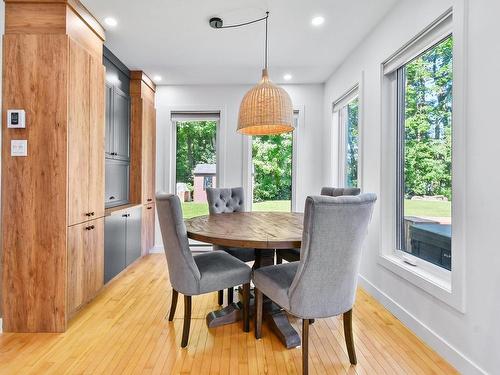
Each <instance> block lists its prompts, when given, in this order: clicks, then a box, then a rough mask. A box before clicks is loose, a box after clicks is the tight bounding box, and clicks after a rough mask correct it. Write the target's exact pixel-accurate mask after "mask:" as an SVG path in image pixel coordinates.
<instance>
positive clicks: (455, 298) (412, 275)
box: [378, 254, 464, 312]
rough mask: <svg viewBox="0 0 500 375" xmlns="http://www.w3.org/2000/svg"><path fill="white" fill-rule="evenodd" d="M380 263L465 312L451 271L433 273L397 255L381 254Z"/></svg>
mask: <svg viewBox="0 0 500 375" xmlns="http://www.w3.org/2000/svg"><path fill="white" fill-rule="evenodd" d="M378 263H379V264H380V265H382V266H383V267H385V268H386V269H388V270H389V271H391V272H393V273H395V274H397V275H398V276H400V277H402V278H403V279H405V280H407V281H408V282H410V283H412V284H413V285H415V286H417V287H419V288H420V289H422V290H424V291H426V292H427V293H429V294H430V295H432V296H434V297H436V298H438V299H440V300H441V301H443V302H444V303H446V304H448V305H450V306H452V307H453V308H455V309H457V310H458V311H460V312H464V308H463V304H462V300H461V298H460V294H458V293H454V291H453V290H452V283H451V272H450V271H441V270H440V272H432V271H430V270H427V269H425V267H419V266H418V265H417V266H412V265H410V264H408V263H405V262H404V261H403V259H402V258H400V257H399V256H397V255H395V254H380V255H379V258H378Z"/></svg>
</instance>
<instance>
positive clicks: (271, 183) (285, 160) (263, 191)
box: [252, 112, 298, 212]
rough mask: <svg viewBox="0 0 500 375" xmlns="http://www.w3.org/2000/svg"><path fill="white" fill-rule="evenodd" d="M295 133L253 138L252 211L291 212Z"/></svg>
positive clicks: (295, 114) (296, 118)
mask: <svg viewBox="0 0 500 375" xmlns="http://www.w3.org/2000/svg"><path fill="white" fill-rule="evenodd" d="M294 122H295V128H297V125H298V112H295V113H294ZM295 132H296V130H295V131H294V132H291V133H285V134H279V135H264V136H255V137H252V188H253V204H252V210H253V211H281V212H290V211H291V210H292V195H293V178H294V176H293V174H294V173H293V169H294V168H293V164H294V162H293V160H294V133H295Z"/></svg>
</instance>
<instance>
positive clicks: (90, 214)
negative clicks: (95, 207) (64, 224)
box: [85, 212, 95, 216]
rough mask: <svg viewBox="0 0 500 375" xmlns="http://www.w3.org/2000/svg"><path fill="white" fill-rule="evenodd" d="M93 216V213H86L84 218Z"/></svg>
mask: <svg viewBox="0 0 500 375" xmlns="http://www.w3.org/2000/svg"><path fill="white" fill-rule="evenodd" d="M94 215H95V212H87V213H86V214H85V216H94Z"/></svg>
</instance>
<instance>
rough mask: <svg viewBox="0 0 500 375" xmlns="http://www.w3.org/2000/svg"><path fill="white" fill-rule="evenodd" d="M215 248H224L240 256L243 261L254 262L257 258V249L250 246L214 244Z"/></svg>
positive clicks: (233, 254)
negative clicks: (249, 247)
mask: <svg viewBox="0 0 500 375" xmlns="http://www.w3.org/2000/svg"><path fill="white" fill-rule="evenodd" d="M213 248H214V250H222V251H225V252H226V253H228V254H231V255H232V256H233V257H235V258H238V259H239V260H241V261H242V262H253V261H254V260H255V250H254V249H248V248H239V247H224V246H217V245H214V246H213Z"/></svg>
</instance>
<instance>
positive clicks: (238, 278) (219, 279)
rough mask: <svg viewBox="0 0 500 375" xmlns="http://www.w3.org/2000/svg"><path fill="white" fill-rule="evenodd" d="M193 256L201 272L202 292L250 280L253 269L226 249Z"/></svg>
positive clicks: (229, 286)
mask: <svg viewBox="0 0 500 375" xmlns="http://www.w3.org/2000/svg"><path fill="white" fill-rule="evenodd" d="M193 258H194V262H195V263H196V265H197V266H198V269H199V271H200V274H201V278H200V290H199V293H200V294H203V293H209V292H215V291H217V290H222V289H226V288H231V287H234V286H235V285H241V284H246V283H249V282H250V277H251V273H252V269H251V268H250V267H249V266H247V265H246V264H245V263H243V262H242V261H240V260H238V259H236V258H235V257H233V256H231V255H229V254H227V253H225V252H224V251H212V252H209V253H202V254H197V255H194V256H193Z"/></svg>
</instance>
